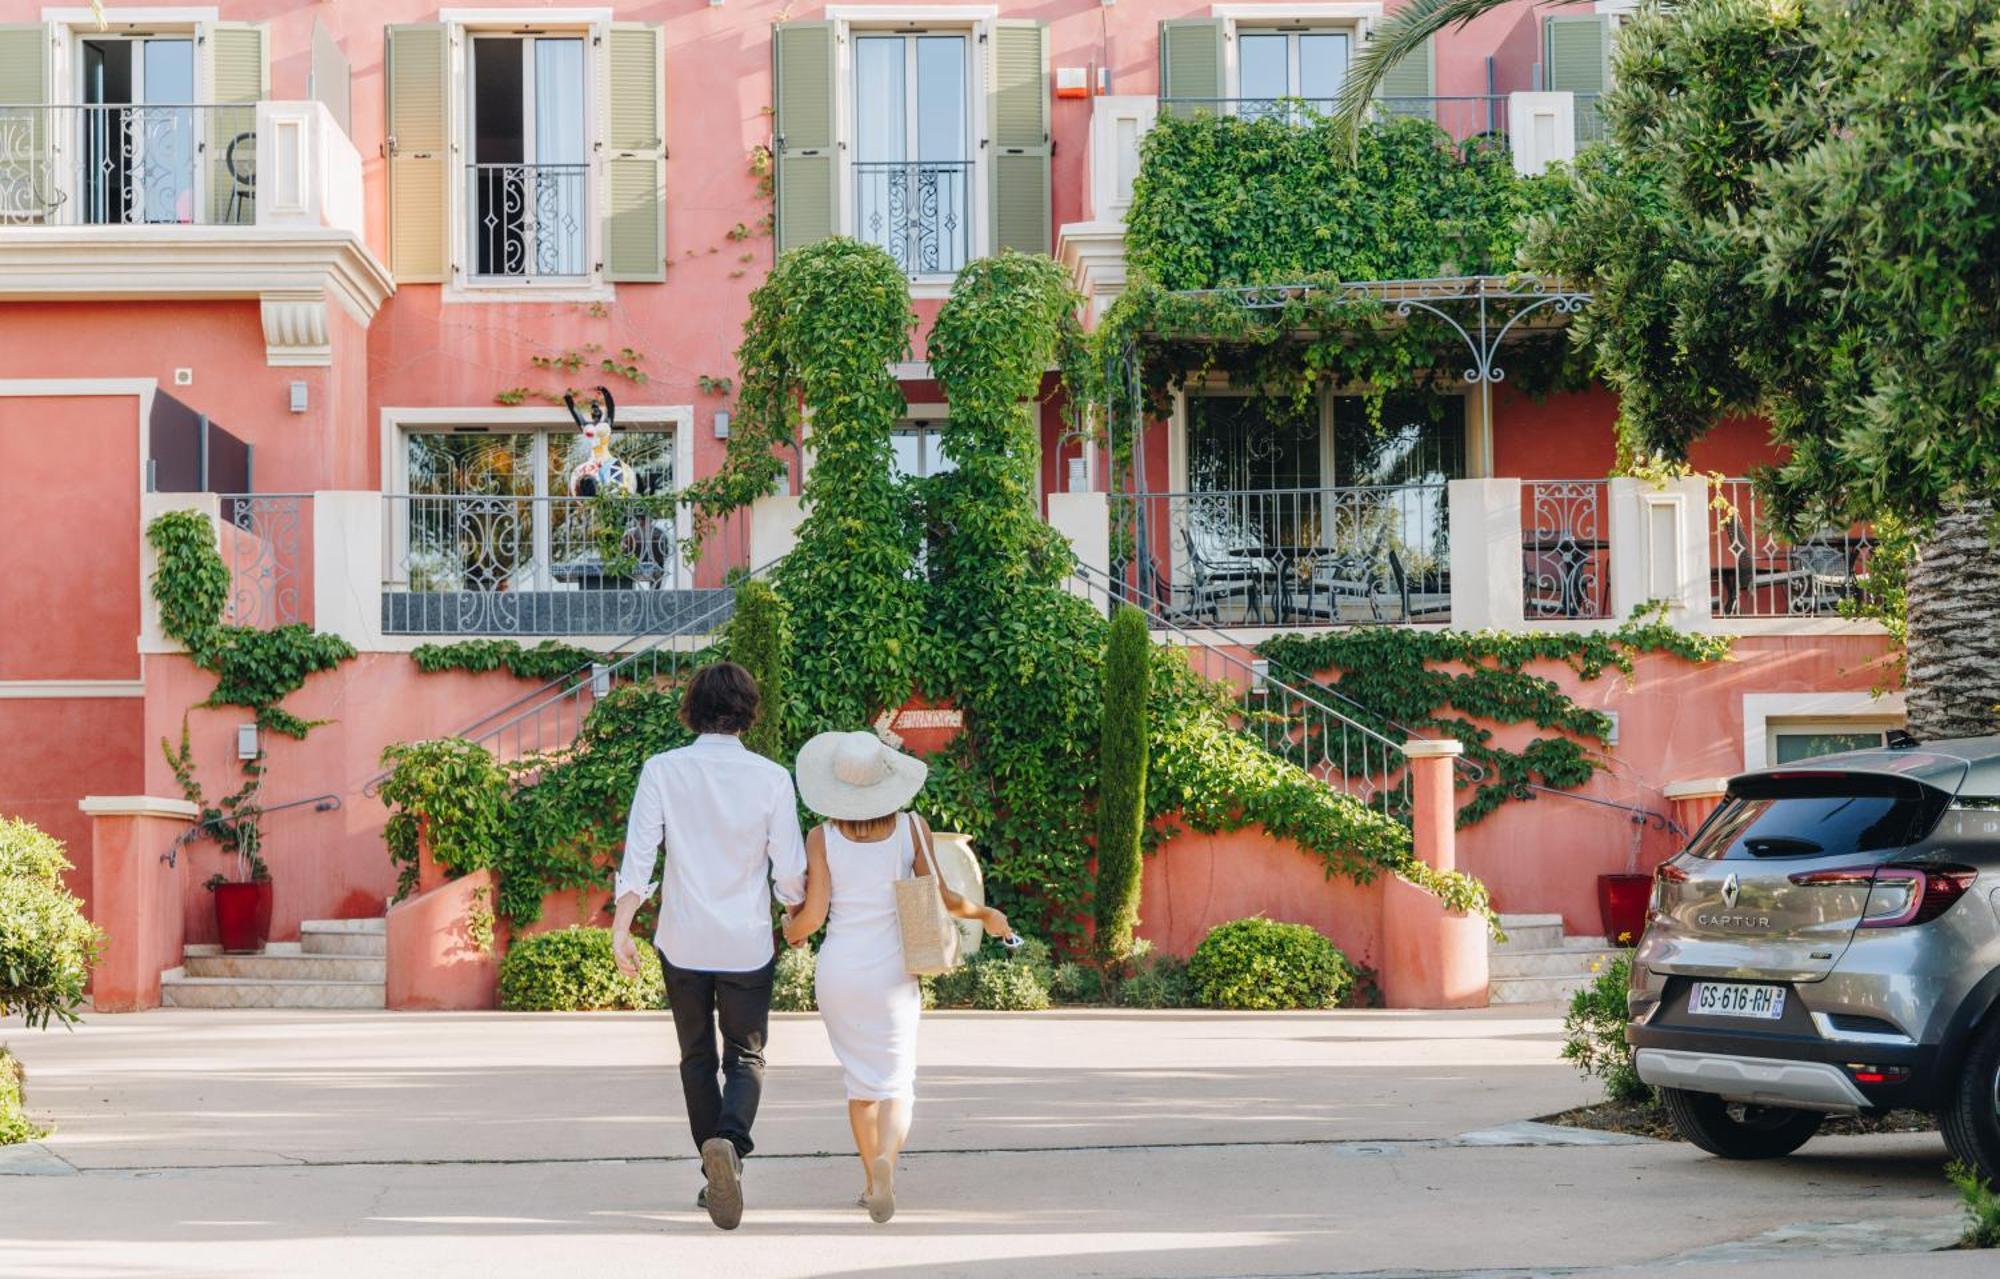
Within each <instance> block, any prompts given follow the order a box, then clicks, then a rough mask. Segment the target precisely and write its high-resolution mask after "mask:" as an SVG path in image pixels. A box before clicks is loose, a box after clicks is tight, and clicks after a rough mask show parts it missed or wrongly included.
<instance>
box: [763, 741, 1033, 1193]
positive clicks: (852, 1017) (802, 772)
mask: <svg viewBox="0 0 2000 1279" xmlns="http://www.w3.org/2000/svg"><path fill="white" fill-rule="evenodd" d="M928 773H929V768H928V766H927V765H925V763H924V762H923V761H922V760H920V759H915V758H913V757H911V756H909V755H905V754H903V753H901V752H900V751H896V750H892V749H890V748H889V747H888V746H887V745H885V744H884V743H883V742H882V741H881V740H880V739H878V738H877V737H876V736H875V735H874V734H873V733H865V732H861V733H821V734H820V735H819V736H818V737H815V738H813V739H812V740H811V741H809V742H807V743H806V744H805V747H804V748H803V749H802V750H800V751H799V757H798V783H799V797H800V798H801V799H802V800H804V801H805V805H806V807H807V808H810V809H811V810H812V811H813V812H815V813H818V814H819V815H820V816H822V817H824V818H826V819H827V821H826V822H825V823H824V824H822V825H820V826H819V827H817V828H815V829H814V830H813V832H812V833H811V834H809V835H808V836H806V899H805V902H804V903H803V904H802V905H801V906H800V907H799V908H798V909H797V910H796V911H794V912H793V913H792V915H791V916H790V917H789V918H788V919H787V921H786V923H785V940H786V941H788V942H790V943H791V944H792V945H794V946H802V945H804V944H805V942H806V939H807V938H808V937H811V936H812V934H813V933H814V932H815V931H816V930H818V928H819V926H820V925H821V924H822V923H824V924H826V926H827V928H826V940H825V941H824V942H822V943H821V945H820V951H819V962H818V978H817V982H816V986H815V990H816V994H817V998H818V1002H819V1011H820V1017H821V1020H823V1021H824V1022H825V1024H826V1034H827V1038H828V1039H829V1040H831V1041H832V1043H833V1051H834V1055H835V1056H836V1057H838V1058H839V1059H840V1065H841V1070H842V1072H843V1074H844V1075H845V1078H846V1084H847V1118H848V1122H849V1124H850V1125H852V1127H853V1129H854V1145H855V1148H856V1150H857V1151H859V1153H860V1155H861V1166H862V1169H863V1172H864V1177H865V1180H864V1182H863V1187H864V1188H863V1190H862V1193H861V1202H862V1203H863V1205H865V1206H866V1207H867V1209H868V1215H869V1217H870V1218H871V1219H873V1220H875V1221H877V1222H884V1221H887V1220H889V1218H891V1217H892V1216H894V1215H895V1213H896V1185H895V1175H896V1174H895V1169H896V1157H897V1155H899V1154H901V1153H902V1149H903V1142H904V1141H905V1140H906V1139H907V1138H908V1137H909V1134H910V1108H911V1104H912V1102H913V1101H914V1099H915V1096H916V1079H917V1019H918V1016H919V1015H920V1013H921V1012H922V1010H923V992H922V990H921V989H920V988H919V986H918V985H917V979H916V978H915V977H912V976H911V975H910V973H909V969H908V967H907V965H906V964H905V962H904V958H903V945H902V934H901V931H900V929H899V927H898V924H897V916H896V890H895V883H896V881H897V880H899V879H907V878H909V877H911V876H913V875H930V876H932V877H933V879H934V880H935V882H936V883H937V886H938V892H939V893H940V894H941V895H942V897H943V899H944V905H945V909H946V910H947V911H949V912H950V913H951V914H952V915H954V916H957V917H959V918H961V919H976V920H978V921H980V923H981V924H982V925H984V926H985V929H986V931H987V932H988V933H989V934H991V935H992V936H994V937H1006V936H1007V935H1008V934H1009V932H1010V929H1009V927H1008V924H1007V917H1006V916H1005V915H1003V914H1001V913H1000V912H999V911H997V910H993V909H991V908H990V907H980V906H975V905H973V904H972V903H971V902H968V901H966V900H965V899H964V898H962V897H960V896H959V895H958V894H957V893H954V892H952V891H951V890H950V889H949V888H946V887H945V886H944V876H943V875H941V874H939V873H938V870H937V858H936V855H935V853H934V852H933V851H932V845H931V831H930V827H929V826H928V825H926V824H925V822H924V819H923V818H921V817H919V816H917V815H916V814H914V813H910V812H905V811H904V808H905V806H907V805H908V804H909V802H910V801H911V800H912V799H915V798H916V795H917V792H918V791H920V790H922V789H923V786H924V779H925V777H926V776H927V775H928Z"/></svg>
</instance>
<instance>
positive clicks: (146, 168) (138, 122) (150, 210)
mask: <svg viewBox="0 0 2000 1279" xmlns="http://www.w3.org/2000/svg"><path fill="white" fill-rule="evenodd" d="M81 53H82V59H83V66H82V71H83V83H82V95H81V96H82V105H81V106H80V107H79V108H78V110H77V130H78V133H79V137H78V139H77V151H78V154H80V155H81V156H82V157H83V170H82V173H81V175H80V178H81V183H80V185H81V188H82V189H81V191H80V192H79V193H78V194H79V198H80V199H81V201H82V204H81V209H82V220H83V221H84V222H87V223H90V224H92V225H104V224H109V223H126V222H165V223H191V222H194V221H196V210H197V209H198V208H199V205H200V201H199V193H198V191H197V189H196V188H197V185H198V180H199V176H200V171H201V169H200V161H199V156H200V134H199V132H198V124H197V120H196V111H195V106H194V99H195V88H194V65H195V42H194V38H193V37H192V36H185V35H173V36H123V37H105V38H101V39H89V40H85V41H83V42H82V50H81Z"/></svg>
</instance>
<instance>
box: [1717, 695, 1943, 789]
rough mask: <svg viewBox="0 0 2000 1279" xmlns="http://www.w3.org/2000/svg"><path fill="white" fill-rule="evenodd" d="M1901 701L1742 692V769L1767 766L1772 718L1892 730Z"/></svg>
mask: <svg viewBox="0 0 2000 1279" xmlns="http://www.w3.org/2000/svg"><path fill="white" fill-rule="evenodd" d="M1903 700H1904V699H1903V694H1901V693H1883V694H1881V695H1880V696H1877V695H1876V694H1874V693H1866V692H1828V693H1745V694H1744V695H1743V767H1744V770H1745V771H1754V770H1756V769H1759V768H1768V767H1770V760H1771V752H1770V742H1771V721H1772V720H1774V719H1778V720H1783V719H1813V720H1829V719H1832V720H1854V721H1856V727H1884V728H1894V727H1897V726H1899V725H1900V724H1901V723H1902V722H1903V718H1904V705H1903Z"/></svg>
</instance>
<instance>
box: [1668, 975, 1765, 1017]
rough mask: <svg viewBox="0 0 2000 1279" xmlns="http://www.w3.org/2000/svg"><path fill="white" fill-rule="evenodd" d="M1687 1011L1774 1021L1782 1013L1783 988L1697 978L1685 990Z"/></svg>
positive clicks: (1707, 1015) (1698, 1014)
mask: <svg viewBox="0 0 2000 1279" xmlns="http://www.w3.org/2000/svg"><path fill="white" fill-rule="evenodd" d="M1688 1011H1689V1012H1690V1013H1693V1014H1694V1015H1696V1016H1698V1017H1756V1018H1760V1019H1762V1020H1764V1021H1777V1020H1778V1019H1779V1018H1781V1017H1783V1016H1784V1015H1785V988H1784V987H1783V986H1747V985H1744V984H1743V983H1741V982H1719V981H1698V982H1696V983H1695V984H1694V989H1693V990H1692V991H1690V992H1689V993H1688Z"/></svg>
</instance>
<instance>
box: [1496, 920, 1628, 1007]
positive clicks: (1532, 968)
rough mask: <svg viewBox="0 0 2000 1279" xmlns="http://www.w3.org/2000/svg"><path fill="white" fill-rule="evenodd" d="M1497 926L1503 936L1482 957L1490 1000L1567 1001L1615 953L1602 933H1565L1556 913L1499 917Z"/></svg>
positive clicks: (1511, 1002) (1588, 982) (1501, 1002)
mask: <svg viewBox="0 0 2000 1279" xmlns="http://www.w3.org/2000/svg"><path fill="white" fill-rule="evenodd" d="M1500 930H1501V931H1502V932H1504V933H1506V934H1507V940H1506V941H1504V942H1497V941H1496V942H1491V943H1489V946H1490V947H1491V949H1490V952H1489V957H1488V959H1487V970H1488V976H1489V979H1490V981H1489V985H1488V986H1487V1000H1488V1002H1490V1003H1494V1004H1564V1005H1567V1004H1568V1003H1569V998H1570V996H1571V995H1573V994H1575V993H1576V992H1577V991H1579V990H1582V989H1583V988H1584V987H1585V986H1588V985H1589V984H1590V983H1591V981H1592V980H1593V979H1594V978H1595V977H1596V976H1597V967H1601V966H1602V965H1604V964H1607V963H1609V962H1611V960H1612V959H1614V958H1616V957H1617V954H1618V952H1617V951H1616V950H1614V949H1613V948H1612V947H1610V946H1609V945H1607V944H1606V943H1605V941H1604V939H1603V938H1602V937H1565V936H1564V935H1563V920H1562V916H1561V915H1502V916H1500ZM1593 966H1597V967H1593Z"/></svg>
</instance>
